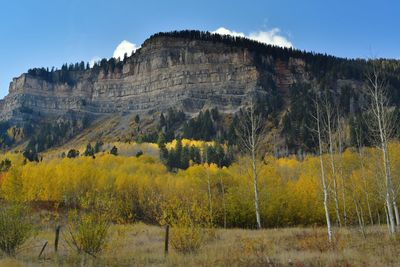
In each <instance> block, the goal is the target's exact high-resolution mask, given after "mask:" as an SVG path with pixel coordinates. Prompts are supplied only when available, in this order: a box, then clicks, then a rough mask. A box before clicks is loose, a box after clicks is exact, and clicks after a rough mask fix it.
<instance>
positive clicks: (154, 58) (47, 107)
mask: <svg viewBox="0 0 400 267" xmlns="http://www.w3.org/2000/svg"><path fill="white" fill-rule="evenodd" d="M254 58H255V56H254V54H253V52H250V51H249V50H247V49H243V48H239V47H230V46H227V45H224V44H222V43H214V42H211V41H200V40H186V39H184V38H170V37H156V38H152V39H149V40H148V41H146V42H145V43H144V44H143V47H142V48H141V49H140V51H138V52H136V53H135V54H134V55H133V56H131V57H129V58H128V59H127V60H126V62H125V63H124V65H123V68H122V70H119V71H114V72H111V73H110V72H109V73H104V72H103V71H99V72H96V73H94V72H93V70H85V71H75V72H73V73H72V79H73V83H71V84H64V83H52V82H48V81H46V80H44V79H40V78H37V77H33V76H31V75H29V74H23V75H21V76H20V77H18V78H15V79H13V81H12V83H11V84H10V88H9V94H8V95H7V96H6V97H5V99H4V100H2V101H1V102H0V120H18V119H20V118H21V114H23V113H24V112H25V113H29V112H33V113H35V112H36V113H40V114H42V115H43V114H48V115H62V114H63V113H65V112H67V111H69V110H72V111H78V112H83V113H88V114H91V115H94V116H102V115H107V114H110V113H116V112H135V113H147V112H152V111H165V110H167V109H168V108H170V107H174V108H177V109H182V110H184V111H185V112H189V113H190V112H193V113H194V112H198V111H200V110H201V109H204V108H211V107H218V108H219V109H220V110H221V111H223V112H228V113H230V112H234V111H236V110H238V109H239V108H240V107H241V106H243V105H244V104H245V102H246V101H247V100H248V98H249V96H250V95H251V94H252V92H254V90H258V91H267V90H268V88H267V87H268V86H269V85H268V84H265V82H263V79H260V77H265V76H266V75H267V76H268V75H269V76H271V77H272V81H273V82H274V83H275V84H276V86H278V90H281V91H282V92H283V93H285V92H286V91H287V90H288V89H287V88H288V87H289V86H290V85H291V83H293V82H294V81H295V80H296V79H304V77H303V76H304V75H303V73H304V62H302V61H301V60H299V59H296V60H289V62H288V63H285V62H273V60H272V58H270V57H268V55H263V56H262V57H261V58H262V64H261V65H260V64H256V63H255V59H254Z"/></svg>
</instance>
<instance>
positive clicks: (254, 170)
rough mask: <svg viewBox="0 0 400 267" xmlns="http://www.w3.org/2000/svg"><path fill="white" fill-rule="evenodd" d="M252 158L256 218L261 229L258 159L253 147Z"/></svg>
mask: <svg viewBox="0 0 400 267" xmlns="http://www.w3.org/2000/svg"><path fill="white" fill-rule="evenodd" d="M251 160H252V169H253V185H254V205H255V208H256V220H257V228H258V229H261V216H260V204H259V201H260V200H259V198H258V185H257V162H256V161H257V159H256V154H255V150H254V149H253V151H252V153H251Z"/></svg>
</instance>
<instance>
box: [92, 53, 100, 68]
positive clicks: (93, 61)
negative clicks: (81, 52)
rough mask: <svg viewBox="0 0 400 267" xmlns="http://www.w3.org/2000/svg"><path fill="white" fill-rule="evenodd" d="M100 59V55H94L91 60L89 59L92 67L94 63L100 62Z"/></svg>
mask: <svg viewBox="0 0 400 267" xmlns="http://www.w3.org/2000/svg"><path fill="white" fill-rule="evenodd" d="M100 60H101V58H100V57H98V56H95V57H93V58H92V59H91V60H89V66H90V67H91V68H92V67H93V65H94V63H96V62H99V61H100Z"/></svg>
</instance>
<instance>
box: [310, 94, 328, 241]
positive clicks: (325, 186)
mask: <svg viewBox="0 0 400 267" xmlns="http://www.w3.org/2000/svg"><path fill="white" fill-rule="evenodd" d="M314 105H315V114H313V115H312V116H313V118H314V120H315V124H316V126H315V129H313V130H314V131H315V132H316V134H317V136H318V148H319V162H320V170H321V184H322V191H323V204H324V210H325V219H326V226H327V229H328V240H329V242H331V241H332V225H331V218H330V215H329V187H330V186H329V184H328V182H327V179H326V175H325V166H324V160H323V157H322V155H323V140H322V131H321V124H322V119H321V107H320V99H319V98H316V99H315V101H314Z"/></svg>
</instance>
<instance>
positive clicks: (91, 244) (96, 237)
mask: <svg viewBox="0 0 400 267" xmlns="http://www.w3.org/2000/svg"><path fill="white" fill-rule="evenodd" d="M109 228H110V220H109V218H108V216H106V215H104V214H101V213H99V212H88V213H82V214H78V213H77V212H76V211H74V212H72V213H71V214H70V222H69V224H68V226H67V234H66V235H67V236H66V237H65V240H66V242H67V244H68V245H69V246H70V247H71V248H73V249H75V250H76V251H77V252H78V253H82V252H84V253H87V254H89V255H91V256H94V257H95V256H96V255H98V254H99V253H100V252H101V251H102V250H103V249H104V248H105V246H106V244H107V239H108V232H109Z"/></svg>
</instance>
